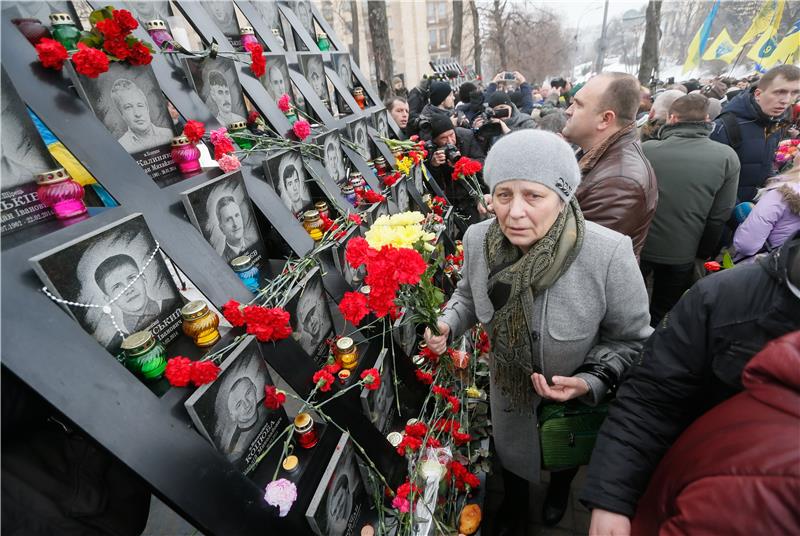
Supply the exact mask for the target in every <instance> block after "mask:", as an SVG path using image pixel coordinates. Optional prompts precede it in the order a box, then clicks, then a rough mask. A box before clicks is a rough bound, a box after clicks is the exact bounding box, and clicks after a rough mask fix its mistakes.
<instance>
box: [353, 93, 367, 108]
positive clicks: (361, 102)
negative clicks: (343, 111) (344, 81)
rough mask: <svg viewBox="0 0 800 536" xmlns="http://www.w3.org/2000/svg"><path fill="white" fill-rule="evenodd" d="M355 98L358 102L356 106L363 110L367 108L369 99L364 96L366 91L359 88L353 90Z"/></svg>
mask: <svg viewBox="0 0 800 536" xmlns="http://www.w3.org/2000/svg"><path fill="white" fill-rule="evenodd" d="M353 98H354V99H355V100H356V104H358V107H359V108H361V109H362V110H363V109H365V108H366V107H367V98H366V97H365V96H364V89H363V88H360V87H357V88H355V89H354V90H353Z"/></svg>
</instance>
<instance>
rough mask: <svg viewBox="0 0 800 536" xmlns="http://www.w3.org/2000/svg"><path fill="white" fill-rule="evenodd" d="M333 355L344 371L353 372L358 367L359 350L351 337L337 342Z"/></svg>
mask: <svg viewBox="0 0 800 536" xmlns="http://www.w3.org/2000/svg"><path fill="white" fill-rule="evenodd" d="M333 355H334V358H335V359H336V363H338V364H339V366H340V367H342V368H343V369H346V370H353V369H354V368H356V367H357V366H358V349H357V348H356V345H355V343H354V342H353V339H351V338H350V337H342V338H341V339H339V340H338V341H336V349H335V350H334V351H333Z"/></svg>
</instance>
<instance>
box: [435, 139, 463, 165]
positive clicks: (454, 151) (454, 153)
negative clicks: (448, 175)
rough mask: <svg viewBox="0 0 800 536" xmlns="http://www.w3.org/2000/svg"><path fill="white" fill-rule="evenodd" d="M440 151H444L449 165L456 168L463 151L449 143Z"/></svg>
mask: <svg viewBox="0 0 800 536" xmlns="http://www.w3.org/2000/svg"><path fill="white" fill-rule="evenodd" d="M440 150H442V151H444V157H445V159H446V160H447V163H448V164H450V165H451V166H454V165H455V163H456V162H458V159H459V158H461V151H459V150H458V147H456V146H455V145H453V144H452V143H448V144H447V145H445V146H444V147H441V148H440Z"/></svg>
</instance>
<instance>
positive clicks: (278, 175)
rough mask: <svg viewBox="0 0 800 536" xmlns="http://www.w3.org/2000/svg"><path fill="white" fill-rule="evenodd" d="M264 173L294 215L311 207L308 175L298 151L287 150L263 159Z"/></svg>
mask: <svg viewBox="0 0 800 536" xmlns="http://www.w3.org/2000/svg"><path fill="white" fill-rule="evenodd" d="M264 173H265V174H266V176H267V178H268V179H269V181H270V184H272V187H273V188H274V189H275V191H276V192H277V193H278V195H279V196H280V198H281V201H283V204H284V205H285V206H286V208H288V209H289V210H290V211H291V212H292V214H294V215H295V216H298V215H299V216H302V213H303V211H305V210H308V209H310V208H312V206H313V202H312V197H311V188H310V183H311V182H312V178H311V177H310V176H309V174H308V171H306V168H305V166H304V165H303V158H302V157H301V155H300V153H299V152H295V151H287V152H284V153H281V154H278V155H275V156H273V157H271V158H268V159H266V160H265V161H264Z"/></svg>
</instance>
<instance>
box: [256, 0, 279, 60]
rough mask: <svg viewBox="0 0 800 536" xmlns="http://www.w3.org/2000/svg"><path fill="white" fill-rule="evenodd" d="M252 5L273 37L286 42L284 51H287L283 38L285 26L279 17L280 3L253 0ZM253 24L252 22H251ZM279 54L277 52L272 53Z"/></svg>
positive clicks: (270, 0)
mask: <svg viewBox="0 0 800 536" xmlns="http://www.w3.org/2000/svg"><path fill="white" fill-rule="evenodd" d="M250 5H251V6H252V7H253V9H255V10H256V11H257V12H258V14H259V15H260V16H261V19H262V21H263V22H264V24H266V26H267V28H269V29H270V30H271V31H272V33H273V35H275V34H276V33H277V35H275V37H276V38H278V40H279V41H283V42H284V46H283V49H282V50H284V51H285V50H286V42H285V40H284V37H283V25H282V24H281V20H280V17H279V16H278V3H277V2H275V1H273V0H266V1H265V0H251V1H250ZM250 22H251V23H252V21H250ZM276 30H277V32H276ZM272 52H277V51H274V50H273V51H272Z"/></svg>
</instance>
